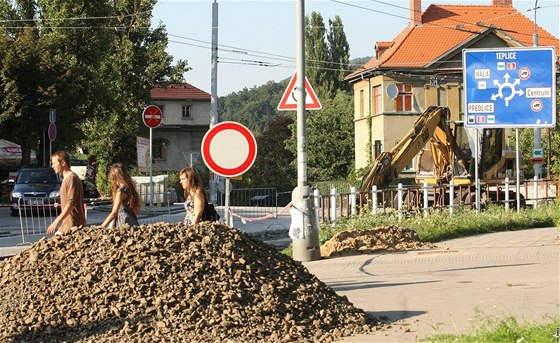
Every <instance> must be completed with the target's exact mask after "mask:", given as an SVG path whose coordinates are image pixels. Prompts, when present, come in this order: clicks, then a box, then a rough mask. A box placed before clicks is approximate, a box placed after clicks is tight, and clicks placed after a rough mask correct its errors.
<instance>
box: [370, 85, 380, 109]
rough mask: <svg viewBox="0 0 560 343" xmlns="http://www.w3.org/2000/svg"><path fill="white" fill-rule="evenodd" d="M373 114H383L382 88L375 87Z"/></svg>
mask: <svg viewBox="0 0 560 343" xmlns="http://www.w3.org/2000/svg"><path fill="white" fill-rule="evenodd" d="M372 93H373V113H375V114H377V113H381V112H383V107H382V106H381V105H382V102H381V100H382V98H381V96H382V94H381V86H373V91H372Z"/></svg>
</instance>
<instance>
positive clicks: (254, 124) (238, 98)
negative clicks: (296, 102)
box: [218, 80, 288, 134]
mask: <svg viewBox="0 0 560 343" xmlns="http://www.w3.org/2000/svg"><path fill="white" fill-rule="evenodd" d="M287 84H288V80H284V81H282V82H280V83H277V82H273V81H269V82H267V83H266V84H264V85H262V86H259V87H253V88H251V89H247V88H245V89H243V90H241V91H239V92H234V93H231V94H230V95H228V96H225V97H221V98H220V101H219V102H218V113H220V114H221V118H220V120H221V121H226V120H232V121H236V122H239V123H241V124H243V125H245V126H247V127H248V128H249V129H250V130H251V131H253V133H257V134H258V133H261V132H263V130H265V128H266V126H267V125H268V123H269V122H270V121H271V120H272V119H274V118H275V117H276V116H277V115H278V111H277V110H276V106H278V102H279V101H280V98H281V97H282V94H283V92H284V90H285V89H286V86H287Z"/></svg>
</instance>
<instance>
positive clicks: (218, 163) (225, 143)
mask: <svg viewBox="0 0 560 343" xmlns="http://www.w3.org/2000/svg"><path fill="white" fill-rule="evenodd" d="M200 150H201V154H202V159H203V160H204V163H205V164H206V166H207V167H208V168H209V169H210V170H211V171H213V172H214V173H216V174H218V175H220V176H223V177H235V176H239V175H241V174H243V173H245V172H246V171H247V170H249V168H251V166H252V165H253V163H254V162H255V159H256V157H257V141H256V139H255V136H253V134H252V133H251V131H249V129H248V128H246V127H245V126H244V125H242V124H239V123H236V122H233V121H225V122H221V123H219V124H217V125H215V126H214V127H212V128H211V129H210V130H208V132H206V134H205V135H204V138H203V139H202V146H201V148H200Z"/></svg>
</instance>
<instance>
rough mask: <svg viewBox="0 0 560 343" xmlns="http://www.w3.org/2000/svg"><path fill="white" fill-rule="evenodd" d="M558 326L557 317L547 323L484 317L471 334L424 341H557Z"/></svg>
mask: <svg viewBox="0 0 560 343" xmlns="http://www.w3.org/2000/svg"><path fill="white" fill-rule="evenodd" d="M558 327H560V319H559V318H553V319H552V320H551V322H550V323H548V324H536V323H525V324H523V325H521V324H519V323H518V322H517V320H516V319H515V317H512V316H509V317H507V318H505V319H499V318H496V317H486V318H484V319H483V322H482V328H481V329H479V330H478V332H477V333H475V334H473V335H466V334H465V335H436V336H433V337H430V338H428V339H427V340H426V341H427V342H432V343H455V342H464V343H479V342H484V343H502V342H526V343H543V342H550V343H553V342H556V341H557V340H556V338H555V337H554V336H555V335H556V330H557V328H558Z"/></svg>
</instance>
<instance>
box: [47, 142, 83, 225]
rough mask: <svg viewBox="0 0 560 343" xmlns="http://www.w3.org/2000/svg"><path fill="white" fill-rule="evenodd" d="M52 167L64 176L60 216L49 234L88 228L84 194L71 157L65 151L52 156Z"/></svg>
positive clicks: (61, 186) (61, 188)
mask: <svg viewBox="0 0 560 343" xmlns="http://www.w3.org/2000/svg"><path fill="white" fill-rule="evenodd" d="M51 167H52V168H53V170H54V171H55V173H57V174H60V175H61V176H62V184H61V185H60V205H61V208H62V209H61V211H60V214H59V215H58V216H57V217H56V218H55V220H54V221H53V222H52V223H51V224H50V225H49V227H48V228H47V233H48V234H51V235H52V234H55V233H56V234H57V235H60V234H63V233H65V232H66V231H68V229H70V228H71V227H74V226H78V227H79V226H86V215H85V210H84V193H83V188H82V181H81V180H80V177H79V176H78V175H76V173H74V172H73V171H72V170H70V156H69V155H68V153H66V152H65V151H56V152H54V153H52V155H51Z"/></svg>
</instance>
